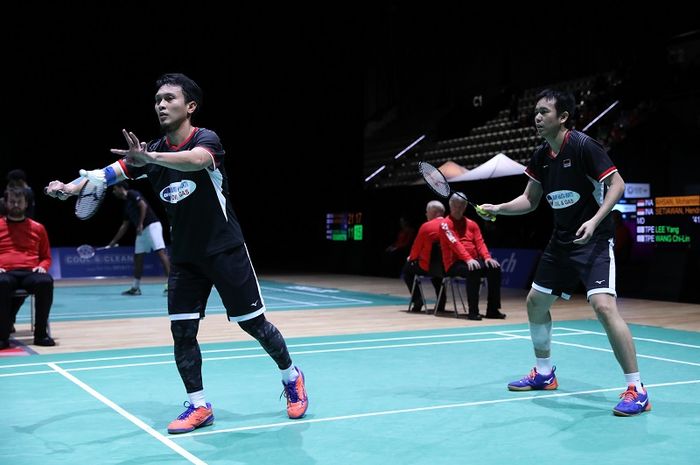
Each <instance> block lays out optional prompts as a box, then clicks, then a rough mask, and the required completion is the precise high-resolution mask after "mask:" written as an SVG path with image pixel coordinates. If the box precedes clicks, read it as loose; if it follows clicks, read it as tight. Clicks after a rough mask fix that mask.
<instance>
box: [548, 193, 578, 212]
mask: <svg viewBox="0 0 700 465" xmlns="http://www.w3.org/2000/svg"><path fill="white" fill-rule="evenodd" d="M580 198H581V196H580V195H579V193H578V192H574V191H554V192H550V193H549V194H547V202H549V205H550V206H551V207H552V208H553V209H555V210H559V209H561V208H566V207H570V206H571V205H573V204H575V203H576V202H578V201H579V199H580Z"/></svg>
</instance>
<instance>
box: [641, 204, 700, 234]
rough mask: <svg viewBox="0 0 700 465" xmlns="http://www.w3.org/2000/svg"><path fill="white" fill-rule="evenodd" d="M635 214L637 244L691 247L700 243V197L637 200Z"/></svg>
mask: <svg viewBox="0 0 700 465" xmlns="http://www.w3.org/2000/svg"><path fill="white" fill-rule="evenodd" d="M635 213H636V223H637V235H636V241H637V243H640V244H657V245H671V246H685V247H693V246H697V242H698V241H700V195H684V196H675V197H655V198H647V199H637V201H636V212H635Z"/></svg>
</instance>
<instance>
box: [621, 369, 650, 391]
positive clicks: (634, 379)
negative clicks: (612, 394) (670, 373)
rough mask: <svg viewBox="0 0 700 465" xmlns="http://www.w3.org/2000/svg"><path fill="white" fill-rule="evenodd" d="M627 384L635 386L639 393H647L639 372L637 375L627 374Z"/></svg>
mask: <svg viewBox="0 0 700 465" xmlns="http://www.w3.org/2000/svg"><path fill="white" fill-rule="evenodd" d="M625 382H626V383H627V384H634V386H635V387H636V388H637V392H646V390H645V389H644V387H642V378H641V377H640V376H639V372H638V371H637V372H636V373H625Z"/></svg>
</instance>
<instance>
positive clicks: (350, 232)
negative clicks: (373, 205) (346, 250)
mask: <svg viewBox="0 0 700 465" xmlns="http://www.w3.org/2000/svg"><path fill="white" fill-rule="evenodd" d="M362 232H363V231H362V212H353V213H345V212H344V213H326V239H328V240H330V241H361V240H362Z"/></svg>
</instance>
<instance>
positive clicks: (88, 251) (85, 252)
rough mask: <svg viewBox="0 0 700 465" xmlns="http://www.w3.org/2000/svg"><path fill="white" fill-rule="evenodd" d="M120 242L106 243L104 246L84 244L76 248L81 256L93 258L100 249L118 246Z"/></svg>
mask: <svg viewBox="0 0 700 465" xmlns="http://www.w3.org/2000/svg"><path fill="white" fill-rule="evenodd" d="M118 245H119V244H114V245H106V246H104V247H93V246H91V245H88V244H83V245H81V246H80V247H78V248H77V249H75V251H76V252H78V255H79V256H80V258H92V257H94V256H95V254H96V253H97V252H99V251H100V250H107V249H111V248H112V247H117V246H118Z"/></svg>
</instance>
